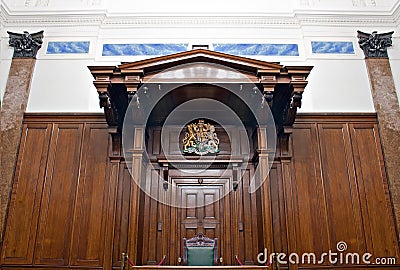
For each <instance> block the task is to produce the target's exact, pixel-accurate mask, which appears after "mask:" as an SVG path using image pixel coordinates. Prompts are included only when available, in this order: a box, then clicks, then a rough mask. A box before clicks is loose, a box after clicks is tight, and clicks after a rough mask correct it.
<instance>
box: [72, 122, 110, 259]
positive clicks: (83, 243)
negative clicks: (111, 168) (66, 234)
mask: <svg viewBox="0 0 400 270" xmlns="http://www.w3.org/2000/svg"><path fill="white" fill-rule="evenodd" d="M108 136H109V135H108V134H107V133H106V132H104V129H103V128H102V127H96V126H95V125H91V126H90V127H87V128H86V130H85V138H84V142H83V143H84V149H83V151H82V164H81V169H80V174H79V184H78V190H77V194H76V197H77V202H76V207H75V216H74V228H73V238H72V248H71V250H72V254H71V264H72V265H81V266H102V265H103V259H104V258H103V255H104V247H105V246H106V240H107V239H108V237H106V235H105V232H106V222H107V219H106V217H107V213H108V207H107V206H108V193H109V186H108V184H109V182H108V181H107V177H106V172H107V171H106V169H107V161H108V157H107V155H105V153H107V150H108ZM99 142H100V143H99Z"/></svg>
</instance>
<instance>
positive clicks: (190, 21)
mask: <svg viewBox="0 0 400 270" xmlns="http://www.w3.org/2000/svg"><path fill="white" fill-rule="evenodd" d="M0 20H2V21H3V24H4V26H5V27H18V26H23V27H26V25H32V26H41V27H44V26H50V27H51V26H56V27H60V26H80V27H82V26H99V27H104V28H112V27H116V26H118V27H130V26H135V27H170V26H175V27H176V26H179V27H202V26H208V27H210V26H215V27H218V26H223V27H256V28H260V27H261V28H264V27H282V26H285V27H299V26H321V25H322V26H336V27H341V26H355V25H356V26H357V27H379V26H382V27H391V28H393V27H397V26H398V25H399V24H400V2H399V3H398V4H397V5H396V6H395V7H393V9H392V10H391V11H389V12H383V11H382V12H373V11H362V12H351V11H348V12H345V11H326V10H325V11H323V10H320V11H315V10H314V11H304V10H296V11H294V12H293V13H285V14H276V15H270V14H262V13H257V14H247V15H246V16H243V15H240V14H224V15H221V14H211V15H210V14H207V15H205V14H168V15H165V14H157V13H149V14H129V15H128V14H112V13H107V12H106V11H105V10H87V11H82V10H68V11H62V10H52V11H45V12H38V11H33V10H30V11H27V12H15V11H10V10H9V9H8V8H7V7H6V6H5V5H3V4H2V5H1V12H0Z"/></svg>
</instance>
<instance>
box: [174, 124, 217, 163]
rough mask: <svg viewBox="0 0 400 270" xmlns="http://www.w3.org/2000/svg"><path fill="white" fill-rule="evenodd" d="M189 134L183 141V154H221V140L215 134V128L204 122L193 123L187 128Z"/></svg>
mask: <svg viewBox="0 0 400 270" xmlns="http://www.w3.org/2000/svg"><path fill="white" fill-rule="evenodd" d="M186 128H187V132H186V133H185V138H184V139H183V141H182V143H183V152H184V153H195V154H198V155H201V156H202V155H206V154H208V153H211V154H216V153H218V152H219V149H218V145H219V139H218V137H217V134H216V133H215V127H214V126H213V125H211V124H209V123H207V124H205V123H204V120H202V119H200V120H199V122H198V123H197V124H196V123H192V124H189V125H187V126H186Z"/></svg>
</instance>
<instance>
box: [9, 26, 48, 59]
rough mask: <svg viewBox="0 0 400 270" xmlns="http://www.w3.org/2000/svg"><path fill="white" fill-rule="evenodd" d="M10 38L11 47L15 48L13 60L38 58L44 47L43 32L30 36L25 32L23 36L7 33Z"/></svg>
mask: <svg viewBox="0 0 400 270" xmlns="http://www.w3.org/2000/svg"><path fill="white" fill-rule="evenodd" d="M7 33H8V34H9V36H10V40H9V42H8V44H9V46H11V47H13V48H14V55H13V58H22V57H24V58H26V57H27V58H36V54H37V52H38V50H39V49H40V48H41V47H42V43H43V31H40V32H37V33H34V34H29V33H28V32H27V31H24V33H23V34H18V33H12V32H7Z"/></svg>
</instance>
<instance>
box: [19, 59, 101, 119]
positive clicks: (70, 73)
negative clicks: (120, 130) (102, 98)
mask: <svg viewBox="0 0 400 270" xmlns="http://www.w3.org/2000/svg"><path fill="white" fill-rule="evenodd" d="M94 64H97V63H95V62H94V61H91V60H79V59H78V60H76V59H75V60H62V59H59V60H39V61H37V62H36V67H35V72H34V75H33V79H32V85H31V93H30V96H29V100H28V107H27V111H28V112H100V111H101V110H100V107H99V105H98V104H99V102H98V100H99V99H98V95H97V91H96V88H95V87H94V85H93V83H92V82H93V77H92V75H91V74H90V71H89V70H88V68H87V66H88V65H94Z"/></svg>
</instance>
